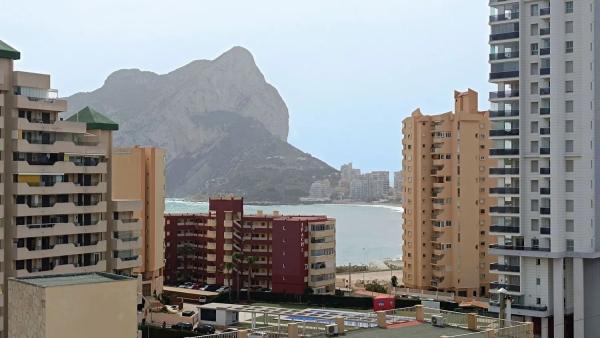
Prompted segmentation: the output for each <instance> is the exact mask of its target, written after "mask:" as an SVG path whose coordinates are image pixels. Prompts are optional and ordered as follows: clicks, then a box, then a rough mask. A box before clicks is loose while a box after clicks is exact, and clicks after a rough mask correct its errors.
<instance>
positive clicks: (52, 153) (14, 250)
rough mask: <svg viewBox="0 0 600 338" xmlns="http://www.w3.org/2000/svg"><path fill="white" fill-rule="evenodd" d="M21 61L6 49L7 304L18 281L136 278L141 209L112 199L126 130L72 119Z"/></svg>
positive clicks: (2, 115) (92, 118) (0, 124)
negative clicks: (17, 65)
mask: <svg viewBox="0 0 600 338" xmlns="http://www.w3.org/2000/svg"><path fill="white" fill-rule="evenodd" d="M19 58H20V53H19V52H18V51H16V50H14V49H13V48H11V47H10V46H8V45H7V44H5V43H3V42H1V41H0V128H2V133H1V136H2V139H1V142H2V144H3V148H2V152H1V158H0V159H1V161H0V181H1V183H0V194H2V197H1V198H0V200H1V202H2V205H1V206H0V223H2V230H1V231H0V236H1V239H0V240H1V241H2V252H1V254H0V260H1V264H0V266H1V267H2V292H3V297H4V301H3V302H2V303H1V304H0V306H2V312H1V313H2V316H3V320H2V327H1V328H0V329H1V330H2V331H3V336H6V334H7V330H6V326H7V325H8V316H7V315H6V314H7V311H6V309H5V308H4V304H8V303H9V298H10V296H11V295H10V294H9V293H8V292H6V291H7V290H6V286H7V280H8V278H10V277H37V276H43V275H56V274H65V273H83V272H104V271H108V272H117V273H120V274H127V275H129V274H132V272H133V268H134V267H137V266H139V265H140V264H141V259H140V258H139V245H140V243H139V242H137V241H134V240H132V239H135V238H136V236H139V235H137V233H139V230H140V229H141V222H134V223H127V224H125V223H123V222H121V221H120V220H121V219H134V216H133V214H134V213H135V212H136V211H137V210H139V208H140V207H141V203H140V201H139V200H113V199H112V198H111V189H112V187H111V165H110V164H111V151H112V133H113V132H114V131H116V130H117V129H118V125H117V124H116V123H114V122H113V121H111V120H110V119H108V118H107V117H105V116H103V115H102V114H100V113H98V112H96V111H95V110H93V109H92V108H89V107H86V108H84V109H82V110H81V111H80V112H78V113H77V114H75V115H73V116H72V117H70V118H69V119H67V120H63V118H62V117H61V112H64V111H66V110H67V102H66V101H65V100H61V99H58V93H57V91H56V90H53V89H50V88H51V87H50V76H49V75H44V74H35V73H28V72H22V71H15V70H14V61H15V60H18V59H19Z"/></svg>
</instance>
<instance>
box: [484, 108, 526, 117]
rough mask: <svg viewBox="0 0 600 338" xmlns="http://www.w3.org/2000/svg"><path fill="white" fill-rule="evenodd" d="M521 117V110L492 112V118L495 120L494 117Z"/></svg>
mask: <svg viewBox="0 0 600 338" xmlns="http://www.w3.org/2000/svg"><path fill="white" fill-rule="evenodd" d="M518 116H519V110H518V109H513V110H492V111H490V118H494V117H518Z"/></svg>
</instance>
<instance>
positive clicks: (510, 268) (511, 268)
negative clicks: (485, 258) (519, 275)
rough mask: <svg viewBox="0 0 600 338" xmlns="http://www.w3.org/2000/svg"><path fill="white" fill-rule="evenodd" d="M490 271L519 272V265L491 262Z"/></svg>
mask: <svg viewBox="0 0 600 338" xmlns="http://www.w3.org/2000/svg"><path fill="white" fill-rule="evenodd" d="M490 271H500V272H521V267H520V266H519V265H509V264H500V263H492V264H490Z"/></svg>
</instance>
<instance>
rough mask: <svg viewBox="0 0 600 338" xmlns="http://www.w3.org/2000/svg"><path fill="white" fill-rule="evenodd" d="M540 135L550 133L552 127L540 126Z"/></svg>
mask: <svg viewBox="0 0 600 338" xmlns="http://www.w3.org/2000/svg"><path fill="white" fill-rule="evenodd" d="M540 135H550V128H540Z"/></svg>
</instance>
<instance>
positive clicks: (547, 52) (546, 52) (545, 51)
mask: <svg viewBox="0 0 600 338" xmlns="http://www.w3.org/2000/svg"><path fill="white" fill-rule="evenodd" d="M540 55H550V47H546V48H540Z"/></svg>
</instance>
